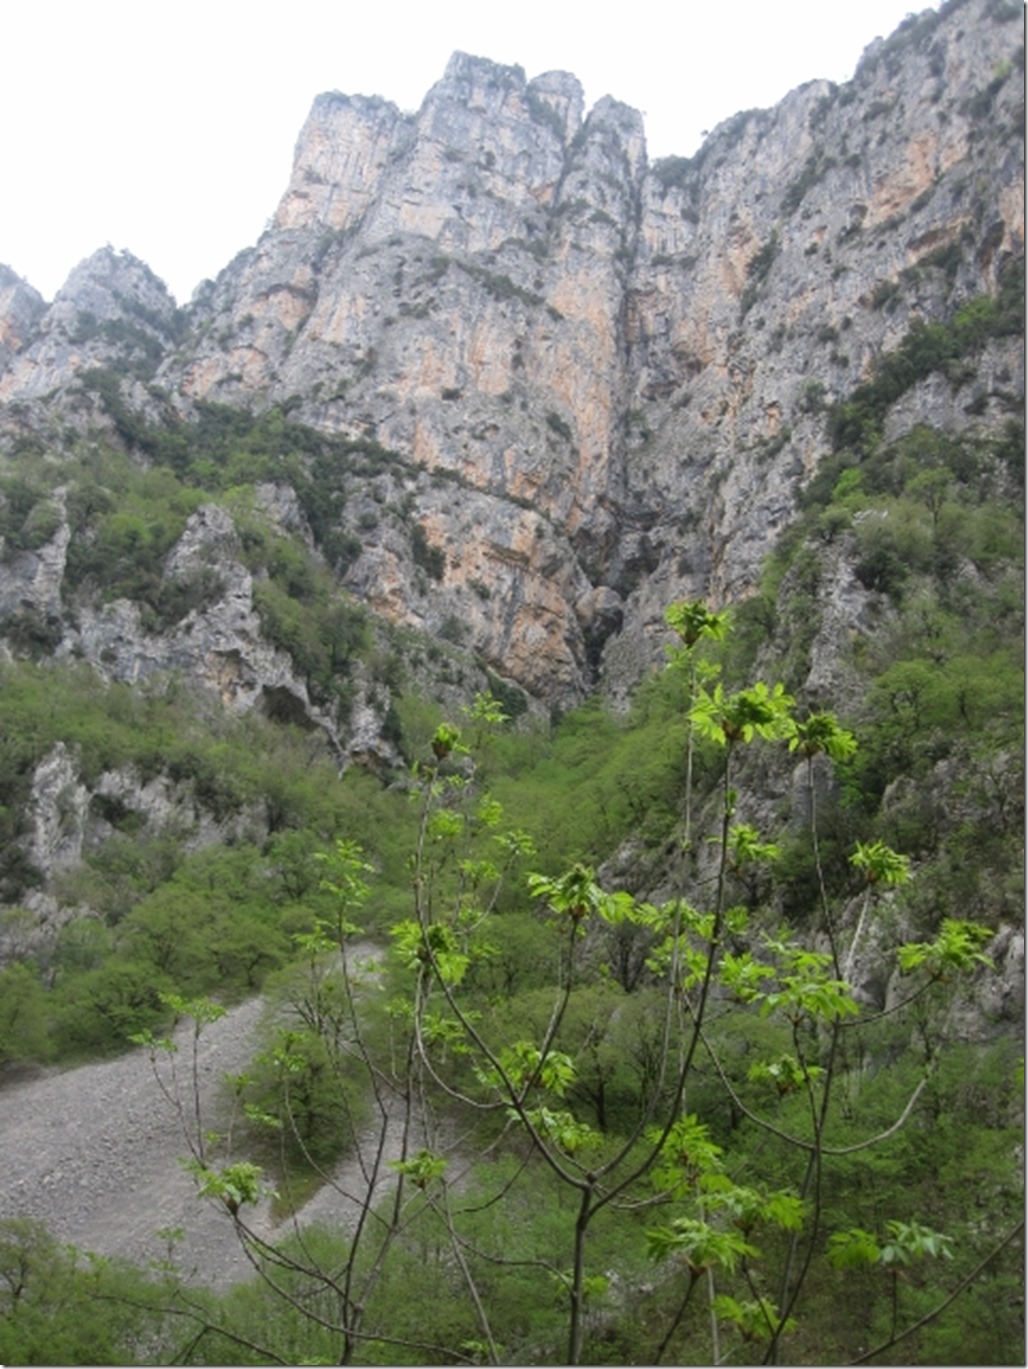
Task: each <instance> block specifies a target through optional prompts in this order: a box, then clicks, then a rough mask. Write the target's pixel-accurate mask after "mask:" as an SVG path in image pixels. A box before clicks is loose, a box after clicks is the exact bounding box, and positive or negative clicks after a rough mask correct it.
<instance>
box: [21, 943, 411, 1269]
mask: <svg viewBox="0 0 1028 1369" xmlns="http://www.w3.org/2000/svg"><path fill="white" fill-rule="evenodd" d="M354 949H355V951H358V950H359V951H360V952H363V953H367V952H368V951H369V950H370V948H366V947H361V948H354ZM263 1011H264V1002H263V1000H262V999H259V998H255V999H251V1000H249V1001H248V1002H246V1003H242V1004H240V1005H238V1006H237V1007H234V1008H231V1009H230V1010H229V1011H228V1012H227V1013H226V1014H225V1016H224V1017H222V1018H220V1019H219V1020H218V1021H217V1022H214V1023H211V1024H210V1025H209V1026H206V1027H205V1028H204V1029H203V1031H202V1033H201V1035H200V1040H199V1049H198V1054H197V1077H198V1080H199V1088H200V1096H201V1108H202V1111H203V1114H204V1116H205V1118H206V1119H207V1124H208V1125H211V1123H212V1121H213V1120H214V1119H216V1117H217V1113H218V1104H219V1091H220V1086H221V1081H222V1078H223V1076H224V1075H225V1074H226V1073H234V1072H238V1071H240V1070H242V1069H243V1068H244V1067H245V1066H246V1065H247V1064H248V1063H249V1061H250V1059H251V1057H252V1055H253V1053H254V1051H255V1050H256V1049H257V1045H258V1026H259V1023H260V1019H261V1016H262V1013H263ZM177 1041H178V1044H179V1052H178V1054H177V1056H176V1067H177V1069H178V1070H179V1072H180V1075H181V1076H182V1077H183V1078H184V1079H186V1080H187V1081H188V1080H189V1078H190V1063H191V1058H192V1040H191V1030H190V1027H189V1025H188V1024H183V1026H182V1027H181V1028H180V1029H179V1032H178V1034H177ZM164 1063H166V1062H164V1061H162V1064H164ZM190 1088H191V1084H190ZM374 1140H375V1137H374V1136H373V1135H372V1133H371V1132H370V1131H369V1133H368V1135H367V1136H365V1137H362V1144H361V1147H360V1150H359V1153H358V1154H357V1155H356V1156H351V1157H349V1158H348V1159H347V1160H346V1161H344V1162H343V1164H342V1165H340V1167H339V1169H338V1170H337V1171H336V1173H335V1176H334V1178H335V1188H330V1187H326V1188H325V1189H322V1190H321V1192H319V1193H318V1194H316V1195H315V1196H314V1198H313V1199H312V1200H311V1202H310V1203H309V1204H308V1205H307V1207H306V1208H305V1209H304V1210H303V1213H302V1214H301V1216H302V1220H303V1221H308V1220H312V1219H314V1218H319V1219H323V1220H324V1219H327V1220H332V1221H338V1222H340V1223H341V1224H343V1225H347V1224H349V1223H350V1222H351V1221H352V1220H353V1219H354V1216H355V1214H356V1212H357V1210H358V1204H359V1202H360V1200H361V1197H362V1195H364V1194H365V1193H366V1191H367V1187H366V1183H365V1181H364V1167H366V1166H367V1164H368V1163H369V1162H370V1158H371V1150H370V1147H371V1146H372V1145H373V1143H374ZM387 1150H388V1158H394V1157H395V1155H396V1154H398V1153H399V1128H398V1125H397V1124H395V1123H393V1122H391V1123H390V1127H389V1132H388V1135H387ZM187 1154H188V1148H187V1145H186V1140H185V1137H184V1136H183V1131H182V1121H181V1119H180V1117H179V1115H178V1114H177V1112H176V1110H175V1108H174V1107H173V1106H172V1104H171V1103H170V1102H169V1101H168V1100H167V1099H166V1098H165V1097H164V1096H163V1095H162V1093H161V1091H160V1089H159V1088H158V1086H157V1083H156V1082H155V1080H154V1077H153V1073H152V1071H151V1067H150V1062H149V1059H148V1057H147V1053H146V1052H145V1051H143V1050H135V1051H132V1052H130V1053H129V1054H127V1055H123V1056H119V1057H118V1058H117V1059H114V1060H106V1061H103V1062H101V1063H99V1064H92V1065H83V1066H80V1067H79V1068H77V1069H70V1070H65V1071H56V1070H52V1071H46V1072H44V1073H42V1074H40V1075H38V1076H35V1077H33V1078H29V1079H22V1080H19V1081H12V1082H9V1083H7V1084H6V1085H3V1086H0V1157H2V1160H3V1163H2V1164H0V1218H4V1217H15V1216H19V1217H35V1218H38V1219H39V1220H40V1221H42V1222H44V1223H45V1224H46V1225H47V1227H48V1228H49V1230H50V1231H51V1232H52V1233H53V1234H54V1235H55V1236H57V1237H58V1238H59V1239H60V1240H63V1241H68V1242H70V1243H72V1244H73V1245H76V1246H79V1247H80V1248H82V1249H84V1250H93V1251H96V1252H97V1253H99V1254H103V1255H119V1256H124V1257H125V1258H127V1259H130V1260H132V1261H135V1262H140V1263H142V1262H146V1261H148V1260H152V1259H160V1258H162V1257H164V1256H165V1255H166V1253H167V1246H166V1242H165V1241H164V1240H162V1239H161V1238H160V1237H158V1236H157V1235H156V1232H158V1231H160V1230H163V1229H167V1228H180V1229H182V1231H183V1232H184V1233H185V1234H184V1238H183V1239H182V1241H181V1242H179V1243H178V1244H177V1247H176V1261H177V1263H178V1264H179V1265H180V1267H181V1268H183V1269H184V1270H186V1271H193V1270H195V1271H196V1273H195V1277H196V1279H197V1281H198V1282H200V1283H203V1284H205V1285H207V1286H210V1287H216V1288H223V1287H225V1286H227V1285H228V1284H230V1283H232V1282H233V1281H234V1280H237V1279H240V1278H245V1277H247V1276H248V1275H249V1274H250V1272H251V1268H250V1265H249V1263H248V1262H247V1260H246V1258H245V1256H244V1255H243V1253H242V1251H241V1249H240V1247H239V1242H238V1240H237V1238H236V1235H235V1232H234V1230H233V1226H232V1222H231V1220H230V1218H229V1216H228V1214H227V1213H226V1212H224V1211H222V1210H221V1209H220V1208H219V1207H217V1206H216V1205H215V1204H213V1203H210V1202H204V1201H201V1200H200V1199H199V1198H198V1196H197V1193H196V1187H195V1184H194V1182H193V1180H192V1178H191V1177H190V1175H189V1174H188V1173H186V1171H185V1170H184V1169H183V1167H182V1165H181V1163H180V1160H181V1157H183V1156H185V1155H187ZM390 1173H391V1171H386V1174H387V1175H388V1174H390ZM386 1182H388V1179H387V1178H386V1179H384V1180H383V1184H380V1186H379V1188H378V1189H377V1190H376V1193H377V1194H380V1193H381V1191H382V1188H383V1186H384V1183H386ZM249 1222H250V1225H251V1226H252V1227H253V1228H254V1229H255V1230H256V1231H257V1233H258V1234H259V1235H262V1236H269V1235H271V1234H272V1227H271V1222H270V1214H269V1211H268V1204H267V1203H266V1202H265V1203H263V1204H262V1205H261V1206H260V1207H259V1208H258V1209H257V1210H256V1211H253V1210H252V1209H251V1210H249Z"/></svg>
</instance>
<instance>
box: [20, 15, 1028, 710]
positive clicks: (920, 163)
mask: <svg viewBox="0 0 1028 1369" xmlns="http://www.w3.org/2000/svg"><path fill="white" fill-rule="evenodd" d="M1018 13H1019V11H1014V10H1008V9H1007V8H1005V7H1004V6H1003V4H1002V3H1000V0H950V3H949V4H947V5H945V6H943V7H942V9H941V10H939V11H926V12H925V13H924V14H921V15H916V16H911V17H910V18H909V19H908V20H907V21H905V22H904V24H903V25H901V26H900V29H899V30H898V31H897V33H896V34H894V35H893V36H892V37H891V38H889V39H887V40H884V41H883V42H881V43H879V44H875V45H872V46H871V47H870V48H869V49H868V50H867V52H866V53H865V54H864V57H863V59H862V61H861V63H860V66H859V68H858V70H857V73H856V75H855V77H854V79H853V81H851V82H850V83H848V84H847V85H845V86H842V87H839V86H835V85H833V84H832V83H830V82H826V81H816V80H815V81H811V82H809V83H807V84H806V85H804V86H801V87H800V88H798V89H797V90H795V91H793V92H792V93H791V94H790V95H789V96H787V97H786V98H785V99H784V100H783V101H782V102H781V103H780V104H779V105H777V106H776V107H775V108H773V109H769V110H760V111H755V110H750V111H743V112H741V113H740V114H738V115H736V116H735V117H733V118H732V119H729V120H726V121H724V122H723V123H722V124H720V125H719V126H718V127H717V128H716V129H715V130H714V132H713V133H712V134H711V135H710V136H709V137H708V138H707V140H706V142H705V143H704V144H703V146H702V147H701V148H700V150H699V152H698V153H697V154H696V155H695V156H694V157H691V158H684V157H666V158H662V159H660V160H658V161H656V162H653V163H651V162H650V161H649V159H648V156H647V151H646V141H645V129H644V124H643V119H642V116H641V115H640V114H639V113H638V111H636V110H633V109H631V108H629V107H628V106H626V105H624V104H622V103H620V102H619V101H617V100H616V99H614V98H613V97H611V96H604V97H603V98H601V99H600V100H598V101H597V102H596V104H595V105H594V106H593V107H592V109H590V110H589V111H588V112H586V111H585V107H584V97H583V92H582V88H581V86H580V84H579V82H578V81H577V80H576V79H575V77H574V76H571V75H569V74H567V73H565V72H548V73H545V74H543V75H540V76H538V77H536V78H535V79H533V80H528V79H526V76H525V73H524V72H523V71H522V70H521V68H519V67H514V66H503V65H499V64H497V63H494V62H491V61H488V60H487V59H485V58H482V57H477V56H472V55H470V54H467V53H460V52H458V53H455V54H454V55H453V57H452V58H451V59H450V61H449V63H448V65H447V68H446V70H445V72H444V74H443V76H442V77H441V79H440V80H439V81H438V82H437V83H436V84H435V85H434V86H433V87H432V89H431V90H430V91H429V93H428V94H427V95H426V97H425V100H424V102H423V104H422V106H421V108H420V109H419V110H418V111H417V112H416V113H414V114H404V113H402V112H401V111H400V110H398V109H397V108H396V106H394V105H392V104H390V103H388V102H387V101H385V100H382V99H378V98H369V97H363V96H349V95H343V94H339V93H330V94H326V95H322V96H319V97H318V98H317V99H316V100H315V101H314V104H313V107H312V109H311V112H310V115H309V117H308V119H307V121H306V123H305V125H304V128H303V130H302V132H301V134H300V137H299V140H298V143H297V147H296V154H295V160H294V166H293V171H292V174H291V176H290V180H289V184H288V186H287V188H286V190H285V193H284V195H283V197H282V199H281V201H280V203H279V206H278V209H277V211H276V213H275V215H274V218H273V220H272V222H271V224H270V226H269V228H268V230H267V231H266V232H265V233H264V234H263V236H262V237H261V239H260V241H259V242H258V243H257V244H256V245H255V246H254V247H252V248H249V249H247V250H245V251H244V252H242V253H240V255H239V256H238V257H237V258H236V259H235V260H234V261H233V262H231V263H230V264H229V265H228V266H227V267H226V268H225V270H224V271H223V272H222V273H221V274H220V276H219V277H218V279H217V280H216V281H215V282H212V283H210V284H209V285H207V286H205V287H204V288H203V290H202V291H200V292H198V294H197V296H196V298H195V299H194V301H193V303H192V305H191V306H190V309H189V311H188V332H181V331H179V329H180V323H179V319H180V316H179V315H177V314H176V313H175V311H174V307H173V303H172V301H171V300H170V297H169V296H168V295H167V292H166V291H164V289H163V287H162V286H161V285H160V282H158V281H157V280H156V279H155V278H154V277H153V276H152V275H151V274H150V273H149V272H148V271H147V269H146V268H145V267H144V266H143V265H142V263H139V262H136V261H135V260H134V259H133V258H131V257H129V256H128V255H127V254H118V253H114V252H112V251H111V250H110V249H105V250H104V251H102V252H100V253H98V254H96V255H95V256H94V257H93V258H90V259H89V260H88V261H87V262H85V263H83V265H82V266H81V267H79V268H77V269H76V271H75V272H74V273H73V274H72V276H71V278H69V281H68V283H67V285H66V286H65V288H64V289H63V290H62V291H61V292H60V294H59V296H58V298H57V299H56V300H55V301H54V303H53V305H52V306H50V308H49V309H47V310H45V311H44V312H41V305H40V303H39V302H38V301H33V300H32V298H31V296H28V295H24V294H23V295H18V294H17V287H16V286H14V285H12V284H11V283H10V282H8V283H7V285H6V287H4V286H3V285H0V290H4V289H5V290H6V294H2V295H0V299H7V300H8V301H9V302H8V303H7V305H6V315H4V316H9V317H10V318H11V319H15V318H17V320H19V322H18V323H17V326H15V324H14V323H11V324H8V325H7V327H8V335H9V336H10V337H11V338H14V339H16V340H17V347H18V350H17V352H16V354H15V355H14V357H13V359H11V360H9V361H8V362H7V364H6V368H5V369H4V371H3V373H2V374H0V397H2V398H4V399H7V400H14V399H25V398H31V397H33V396H41V395H43V394H49V393H50V392H52V391H55V390H59V389H60V387H62V386H68V385H69V384H70V383H72V382H73V381H74V377H75V376H76V375H77V374H80V373H81V372H82V371H83V370H85V369H88V368H90V367H96V366H102V365H106V366H109V367H113V369H115V370H119V369H120V370H121V371H122V373H127V374H128V376H129V377H130V378H132V379H133V380H134V381H135V382H137V384H138V382H140V381H141V380H143V379H146V380H150V379H151V378H153V379H154V380H156V381H157V382H158V384H159V385H160V386H161V387H162V389H163V391H165V392H166V393H167V394H168V395H169V396H170V398H171V403H172V404H173V406H175V408H176V410H177V411H179V412H181V413H189V412H191V406H193V405H194V404H195V403H196V402H197V401H201V400H206V401H215V402H217V403H220V404H223V405H229V406H242V407H245V408H247V409H249V410H253V411H264V410H267V409H269V408H271V407H272V406H276V405H277V406H281V408H282V409H284V410H285V411H287V412H289V414H290V416H291V417H293V418H294V419H298V420H300V421H302V422H303V423H305V424H307V425H308V426H309V427H310V428H311V429H313V430H315V431H316V432H318V433H321V434H325V435H327V436H330V437H332V438H333V439H340V440H345V441H348V442H355V443H365V444H367V443H370V444H374V445H375V448H376V450H381V451H383V452H385V453H388V455H389V461H390V463H391V464H389V466H388V469H386V468H385V467H383V469H382V471H381V472H380V473H379V474H378V475H376V477H375V480H374V482H373V483H371V484H369V483H367V482H364V483H361V482H360V481H359V480H356V479H355V480H353V481H350V482H349V483H346V482H344V483H346V490H345V498H342V497H341V498H340V502H339V507H338V520H339V525H338V527H337V528H335V529H334V530H333V536H334V537H335V538H336V539H337V540H342V541H345V542H346V544H347V545H348V546H349V547H351V548H352V549H353V554H352V555H349V556H348V557H347V558H346V563H345V565H343V564H342V563H338V564H337V567H336V569H337V571H338V573H339V575H340V576H341V577H342V579H343V583H344V585H345V586H346V588H347V589H349V590H350V591H352V592H353V593H354V594H356V595H357V596H358V597H360V598H362V599H363V600H365V601H366V602H367V603H369V604H370V605H371V606H372V607H373V608H374V609H375V610H376V611H377V612H379V613H381V614H383V615H384V616H385V617H387V618H389V619H390V620H392V621H395V622H402V623H408V624H410V625H412V626H415V627H418V628H421V629H424V630H426V631H428V632H430V633H435V632H439V631H440V630H441V629H442V628H443V626H444V625H446V624H452V623H454V622H458V623H459V624H460V625H461V634H462V639H463V641H464V643H465V645H466V646H467V648H468V649H469V650H472V651H473V652H474V653H475V654H476V655H477V656H478V657H479V659H481V660H482V661H484V662H486V663H487V664H488V665H489V668H490V669H493V670H496V671H499V672H500V673H502V674H505V675H507V676H509V677H511V678H513V679H514V680H516V681H517V682H518V683H519V684H521V685H522V686H524V687H525V688H526V689H528V690H530V691H531V692H533V693H537V694H540V695H543V696H546V697H547V698H549V699H550V700H552V701H557V702H568V701H571V700H574V699H576V698H580V697H581V696H582V695H583V694H584V693H585V692H587V691H588V690H589V689H591V688H592V687H594V686H595V685H596V684H597V683H601V684H603V685H605V686H606V687H607V688H610V689H612V690H614V691H615V692H617V691H619V690H621V689H623V688H626V687H627V686H628V685H629V684H631V683H632V681H633V680H635V679H637V678H638V677H639V675H640V674H641V673H643V672H644V671H645V670H646V669H647V667H648V664H649V663H650V662H651V661H653V660H654V659H659V657H660V652H661V649H662V644H663V640H664V625H663V619H662V610H663V606H664V605H665V604H666V603H667V602H668V601H669V600H671V599H674V598H677V597H682V596H703V597H705V598H707V599H708V600H710V601H712V602H714V603H718V604H720V603H725V602H729V601H731V600H735V599H738V598H740V597H743V596H745V595H746V594H747V593H749V592H750V591H751V589H752V587H753V585H754V584H755V581H756V578H757V576H758V573H759V569H760V565H761V562H762V560H763V558H764V557H765V556H766V554H767V553H768V552H769V551H770V549H771V548H772V546H773V545H774V543H775V539H776V538H777V537H778V535H779V533H780V532H781V531H782V530H783V529H784V528H785V527H786V526H787V525H788V524H789V522H790V520H791V519H792V517H793V516H794V514H795V511H796V506H797V500H798V498H799V496H800V493H801V491H802V490H803V488H804V485H805V484H806V483H807V482H808V481H809V479H810V478H811V476H812V474H813V473H814V472H815V471H816V469H817V467H818V465H819V463H820V462H821V461H822V459H823V458H824V457H825V456H826V455H827V454H828V453H829V452H830V450H831V446H832V438H831V434H830V432H829V424H828V419H829V415H830V413H831V412H832V409H833V406H836V405H838V404H840V403H842V402H843V401H844V400H845V398H846V396H847V395H849V394H850V393H852V392H853V391H854V389H855V387H857V386H858V385H860V384H861V383H864V382H867V381H868V379H869V378H870V377H871V376H872V375H873V374H874V369H875V367H876V366H877V364H878V361H879V359H880V358H881V357H883V356H886V355H888V354H889V353H890V352H892V351H893V350H894V349H895V348H896V347H897V346H898V345H899V343H900V342H901V341H902V339H903V338H904V336H905V335H906V334H907V333H908V331H909V330H910V329H911V328H912V327H919V326H922V325H930V324H939V323H945V322H946V321H947V320H949V319H951V318H952V317H953V315H954V314H955V313H956V311H957V310H958V308H959V307H960V305H961V303H962V302H963V301H966V300H968V299H971V298H973V297H974V296H976V295H979V294H982V293H985V294H990V293H991V294H994V293H995V292H996V291H997V290H998V289H999V287H1000V282H1001V279H1002V276H1003V273H1004V271H1005V270H1006V269H1007V267H1008V266H1009V264H1010V263H1011V261H1013V260H1014V259H1015V258H1017V257H1018V256H1020V255H1022V254H1023V243H1024V209H1023V142H1022V141H1021V140H1022V139H1023V81H1022V80H1021V79H1020V76H1019V72H1020V70H1021V65H1020V64H1023V49H1019V46H1018V44H1019V40H1020V37H1021V32H1020V26H1019V25H1018V24H1017V23H1016V22H1014V20H1015V19H1016V17H1017V14H1018ZM1019 52H1021V53H1022V55H1021V56H1019ZM12 291H13V293H12ZM16 297H17V299H19V300H20V301H21V302H20V303H19V304H17V306H16V305H15V304H14V302H13V301H14V300H15V298H16ZM19 311H20V312H19ZM12 345H13V344H11V343H8V347H9V348H10V347H11V346H12ZM1018 346H1019V343H1016V342H1014V341H1009V342H1004V343H1002V344H999V343H995V344H992V352H991V353H990V355H989V357H988V359H987V362H983V365H987V367H988V368H990V374H993V375H996V376H998V375H1000V374H1007V375H1009V376H1011V377H1016V376H1018V375H1019V374H1021V367H1020V366H1019V363H1018V357H1017V356H1016V355H1015V352H1016V351H1017V348H1018ZM962 383H963V382H961V381H960V379H959V376H958V375H957V373H956V372H954V373H953V375H952V376H949V377H943V378H941V379H939V378H936V379H935V381H934V382H933V384H934V389H933V390H932V392H931V397H928V396H927V392H926V395H925V397H923V398H922V399H921V400H920V401H919V402H918V404H914V402H913V400H911V401H910V412H911V413H914V412H916V413H918V414H919V415H920V418H921V421H924V420H925V418H926V416H928V417H930V416H931V415H932V414H938V415H942V414H943V413H945V414H949V415H952V414H954V413H960V414H963V417H962V418H961V419H960V422H962V423H965V424H966V423H970V424H972V425H974V424H977V425H978V427H979V428H980V429H981V430H982V431H983V432H985V431H988V430H989V425H990V424H992V425H995V423H996V422H997V421H998V408H997V406H996V405H993V404H992V402H991V401H988V400H986V401H984V402H985V407H984V409H983V408H981V407H980V405H979V401H975V404H976V405H979V407H978V408H977V410H976V411H975V412H970V411H969V412H968V413H964V410H966V409H967V407H968V401H967V399H966V398H964V397H963V395H962V393H961V390H960V386H961V384H962ZM996 383H997V384H999V382H998V381H997V382H996ZM1004 383H1006V382H1004ZM1010 383H1013V381H1011V382H1010ZM137 401H138V402H140V403H142V402H146V403H150V402H151V401H150V400H149V399H145V397H144V399H139V397H138V395H137ZM137 401H134V402H137ZM994 410H995V412H994ZM910 421H913V420H912V419H911V420H910ZM340 480H343V477H342V476H340ZM426 549H427V550H426ZM426 557H427V558H428V562H429V564H430V565H431V568H432V574H431V575H428V576H426V574H425V569H424V564H420V563H419V560H420V562H424V561H425V560H426Z"/></svg>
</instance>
